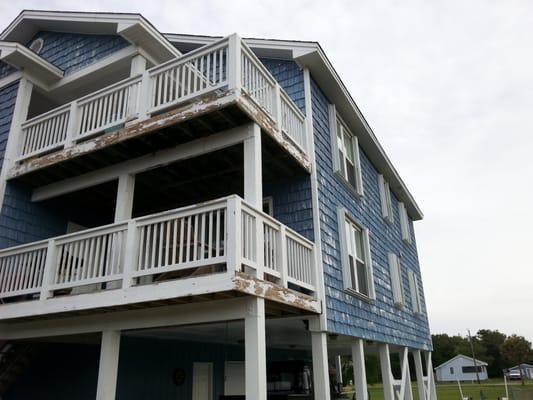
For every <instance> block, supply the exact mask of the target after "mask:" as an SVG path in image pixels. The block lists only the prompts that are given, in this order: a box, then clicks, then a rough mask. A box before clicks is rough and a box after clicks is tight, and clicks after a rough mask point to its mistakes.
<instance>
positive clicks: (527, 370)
mask: <svg viewBox="0 0 533 400" xmlns="http://www.w3.org/2000/svg"><path fill="white" fill-rule="evenodd" d="M520 368H521V369H522V374H523V375H524V378H526V379H533V365H531V364H520V365H515V366H514V367H511V368H509V372H510V371H520Z"/></svg>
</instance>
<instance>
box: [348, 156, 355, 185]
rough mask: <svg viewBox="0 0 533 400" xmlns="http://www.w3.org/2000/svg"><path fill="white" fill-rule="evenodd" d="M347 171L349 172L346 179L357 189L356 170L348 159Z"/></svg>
mask: <svg viewBox="0 0 533 400" xmlns="http://www.w3.org/2000/svg"><path fill="white" fill-rule="evenodd" d="M346 171H347V177H346V178H347V179H348V182H350V184H351V185H352V186H353V187H356V186H355V168H354V165H353V164H352V163H351V162H350V161H349V160H348V159H346Z"/></svg>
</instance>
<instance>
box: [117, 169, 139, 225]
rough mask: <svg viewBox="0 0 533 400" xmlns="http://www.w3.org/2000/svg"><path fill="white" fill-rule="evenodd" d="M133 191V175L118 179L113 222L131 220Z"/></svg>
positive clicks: (125, 175)
mask: <svg viewBox="0 0 533 400" xmlns="http://www.w3.org/2000/svg"><path fill="white" fill-rule="evenodd" d="M134 191H135V175H132V174H124V175H121V176H120V177H119V178H118V187H117V200H116V205H115V222H120V221H125V220H128V219H130V218H131V213H132V211H133V194H134Z"/></svg>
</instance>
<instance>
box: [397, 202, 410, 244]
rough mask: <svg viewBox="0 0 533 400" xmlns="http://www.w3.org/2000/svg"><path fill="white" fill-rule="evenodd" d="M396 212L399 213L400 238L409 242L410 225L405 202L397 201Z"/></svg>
mask: <svg viewBox="0 0 533 400" xmlns="http://www.w3.org/2000/svg"><path fill="white" fill-rule="evenodd" d="M398 214H399V215H400V229H401V231H402V240H403V241H404V242H406V243H411V227H410V224H409V215H408V214H407V209H406V208H405V204H403V203H402V202H399V203H398Z"/></svg>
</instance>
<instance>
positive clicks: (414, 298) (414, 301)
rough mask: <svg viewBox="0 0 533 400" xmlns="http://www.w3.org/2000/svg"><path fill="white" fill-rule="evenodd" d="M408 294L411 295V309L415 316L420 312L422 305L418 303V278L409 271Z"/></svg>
mask: <svg viewBox="0 0 533 400" xmlns="http://www.w3.org/2000/svg"><path fill="white" fill-rule="evenodd" d="M409 292H410V295H411V307H412V309H413V312H414V313H415V314H420V313H421V312H422V303H421V301H420V287H419V286H418V278H417V276H416V274H415V272H414V271H411V270H409Z"/></svg>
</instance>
